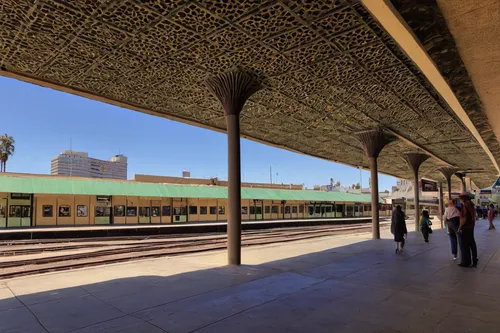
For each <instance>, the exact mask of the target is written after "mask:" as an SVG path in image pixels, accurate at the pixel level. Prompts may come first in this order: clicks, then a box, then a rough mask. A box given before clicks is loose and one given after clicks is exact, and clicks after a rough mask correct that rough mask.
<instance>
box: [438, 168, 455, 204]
mask: <svg viewBox="0 0 500 333" xmlns="http://www.w3.org/2000/svg"><path fill="white" fill-rule="evenodd" d="M438 170H439V171H440V172H441V173H442V174H443V176H444V178H445V179H446V183H447V185H448V200H450V199H451V176H453V175H454V174H455V173H456V172H457V171H458V169H457V168H455V167H451V166H447V167H441V168H439V169H438Z"/></svg>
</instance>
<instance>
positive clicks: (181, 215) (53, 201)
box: [0, 174, 390, 228]
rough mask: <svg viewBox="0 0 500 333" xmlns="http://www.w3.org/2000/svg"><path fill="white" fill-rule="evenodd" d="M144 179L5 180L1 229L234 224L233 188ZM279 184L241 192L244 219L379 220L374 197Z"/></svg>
mask: <svg viewBox="0 0 500 333" xmlns="http://www.w3.org/2000/svg"><path fill="white" fill-rule="evenodd" d="M138 179H142V180H144V181H137V180H133V181H132V180H131V181H122V180H101V179H99V180H97V179H89V178H75V177H72V178H70V177H55V176H46V175H27V174H4V175H1V176H0V227H1V228H12V227H47V226H85V225H111V224H113V225H125V224H164V223H185V222H215V221H226V220H227V214H228V208H227V206H228V205H227V196H228V191H227V187H226V186H221V185H218V184H219V183H222V185H223V184H224V182H217V183H216V184H215V185H206V184H203V182H196V181H195V182H191V183H188V184H178V183H180V182H182V180H184V179H183V178H175V177H157V179H156V180H154V179H153V180H152V179H151V177H149V178H148V177H146V176H143V177H142V178H141V177H139V178H138ZM177 180H178V181H177ZM160 182H161V183H160ZM167 182H168V183H167ZM171 182H177V184H173V183H171ZM262 185H263V184H260V186H262ZM247 186H251V184H247ZM257 186H259V185H258V184H257ZM275 186H276V187H277V188H269V186H268V188H263V187H242V188H241V198H242V204H241V218H242V220H247V221H249V220H276V219H307V218H340V217H362V216H371V204H370V195H366V194H353V193H344V192H326V191H313V190H297V189H284V186H283V185H275ZM290 187H292V186H290ZM380 208H381V214H382V215H386V214H389V212H390V206H387V205H383V204H381V206H380Z"/></svg>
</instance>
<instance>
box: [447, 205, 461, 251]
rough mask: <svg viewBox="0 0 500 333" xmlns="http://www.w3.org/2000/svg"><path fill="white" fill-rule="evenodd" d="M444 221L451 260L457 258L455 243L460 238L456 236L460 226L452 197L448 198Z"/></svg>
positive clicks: (459, 242) (459, 240)
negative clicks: (448, 238) (448, 239)
mask: <svg viewBox="0 0 500 333" xmlns="http://www.w3.org/2000/svg"><path fill="white" fill-rule="evenodd" d="M444 221H445V222H446V231H447V232H448V236H449V237H450V244H451V254H452V255H453V260H457V255H458V248H457V244H461V239H460V238H459V237H458V236H457V231H458V227H459V226H460V211H459V210H458V208H457V207H456V202H455V200H454V199H451V200H448V207H446V209H445V211H444ZM461 248H462V247H461V246H460V249H461Z"/></svg>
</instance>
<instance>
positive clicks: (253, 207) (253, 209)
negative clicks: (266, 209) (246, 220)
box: [250, 206, 255, 215]
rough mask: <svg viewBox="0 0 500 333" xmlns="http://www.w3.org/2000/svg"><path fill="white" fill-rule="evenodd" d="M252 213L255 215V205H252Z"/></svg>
mask: <svg viewBox="0 0 500 333" xmlns="http://www.w3.org/2000/svg"><path fill="white" fill-rule="evenodd" d="M250 215H255V206H250Z"/></svg>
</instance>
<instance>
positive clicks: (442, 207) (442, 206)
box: [439, 182, 444, 228]
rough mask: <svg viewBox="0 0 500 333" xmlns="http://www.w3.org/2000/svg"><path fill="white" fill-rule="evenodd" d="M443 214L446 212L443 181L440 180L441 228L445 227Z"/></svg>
mask: <svg viewBox="0 0 500 333" xmlns="http://www.w3.org/2000/svg"><path fill="white" fill-rule="evenodd" d="M443 214H444V200H443V182H439V220H440V221H441V228H444V221H443Z"/></svg>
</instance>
